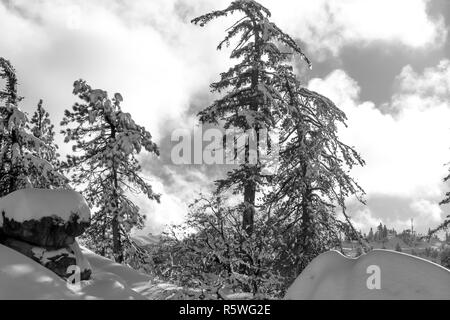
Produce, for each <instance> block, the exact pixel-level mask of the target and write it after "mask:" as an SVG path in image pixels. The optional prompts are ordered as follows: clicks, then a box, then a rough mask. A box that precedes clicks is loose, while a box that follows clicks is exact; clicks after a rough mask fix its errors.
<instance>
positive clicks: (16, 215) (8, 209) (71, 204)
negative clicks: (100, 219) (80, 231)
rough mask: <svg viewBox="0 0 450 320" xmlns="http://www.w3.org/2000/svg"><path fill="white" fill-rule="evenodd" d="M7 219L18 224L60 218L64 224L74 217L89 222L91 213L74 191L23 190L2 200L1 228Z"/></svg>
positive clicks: (0, 209) (0, 210) (84, 201)
mask: <svg viewBox="0 0 450 320" xmlns="http://www.w3.org/2000/svg"><path fill="white" fill-rule="evenodd" d="M3 212H4V215H5V217H6V218H8V219H14V221H16V222H20V223H22V222H24V221H29V220H40V219H42V218H44V217H52V216H53V217H58V218H60V219H61V220H62V221H63V222H67V221H69V220H70V219H71V218H72V216H73V215H76V216H78V217H79V222H81V221H83V222H89V220H90V217H91V213H90V209H89V206H88V204H87V203H86V200H85V199H84V198H83V197H82V196H81V195H80V194H79V193H78V192H75V191H72V190H47V189H33V188H30V189H22V190H18V191H15V192H12V193H10V194H8V195H6V196H5V197H3V198H1V199H0V213H1V214H0V227H1V226H2V225H3Z"/></svg>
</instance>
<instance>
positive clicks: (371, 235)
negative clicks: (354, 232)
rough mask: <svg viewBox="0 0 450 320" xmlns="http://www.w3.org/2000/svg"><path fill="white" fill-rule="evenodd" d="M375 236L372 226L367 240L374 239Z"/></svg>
mask: <svg viewBox="0 0 450 320" xmlns="http://www.w3.org/2000/svg"><path fill="white" fill-rule="evenodd" d="M373 237H374V236H373V229H372V228H370V231H369V235H368V236H367V241H369V242H371V241H373V240H374V238H373Z"/></svg>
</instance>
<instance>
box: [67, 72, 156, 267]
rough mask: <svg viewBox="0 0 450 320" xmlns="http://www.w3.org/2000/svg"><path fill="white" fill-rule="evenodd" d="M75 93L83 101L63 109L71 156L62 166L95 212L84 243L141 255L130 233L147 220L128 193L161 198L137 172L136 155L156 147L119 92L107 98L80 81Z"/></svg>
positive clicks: (108, 252)
mask: <svg viewBox="0 0 450 320" xmlns="http://www.w3.org/2000/svg"><path fill="white" fill-rule="evenodd" d="M73 93H74V94H75V95H77V96H78V98H79V99H80V100H81V102H77V103H75V104H74V106H73V107H72V111H69V110H66V111H65V116H64V119H63V121H62V122H61V125H62V126H64V127H65V129H64V130H63V131H62V133H63V134H65V142H70V141H72V142H74V145H73V151H74V153H75V154H74V155H69V156H68V157H67V162H65V163H64V167H65V168H67V169H70V170H71V172H72V181H73V183H75V184H76V185H77V186H80V187H81V186H82V187H83V194H84V196H85V198H86V199H87V201H88V202H89V203H90V204H91V206H92V207H93V208H95V212H94V215H93V218H92V224H91V227H90V228H89V229H88V231H87V235H86V240H87V242H88V244H89V246H90V247H91V248H93V249H94V250H95V251H96V252H98V253H100V254H102V255H104V256H109V257H114V259H115V260H116V261H117V262H124V261H125V260H126V261H127V262H129V261H130V260H133V259H134V258H135V257H136V255H139V254H140V253H141V251H140V249H139V247H137V246H136V245H135V243H134V242H133V240H132V239H131V238H130V232H131V230H132V228H134V227H136V228H142V227H143V222H144V219H145V216H144V215H143V214H141V213H140V211H139V208H138V206H136V205H135V204H134V203H133V202H132V200H131V199H130V198H129V196H128V194H130V193H131V194H134V193H138V192H142V193H143V194H145V195H146V196H147V197H148V198H149V199H152V200H156V201H158V202H159V199H160V195H159V194H156V193H155V192H153V189H152V187H151V185H150V184H149V183H148V181H146V180H145V179H144V178H143V177H142V176H141V175H140V174H139V173H140V171H141V167H140V165H139V162H138V160H137V159H136V155H137V154H139V153H140V152H141V151H142V149H144V150H146V151H148V152H150V153H152V154H156V155H159V151H158V147H157V145H156V144H155V143H153V142H152V137H151V135H150V133H149V132H148V131H146V129H145V128H144V127H142V126H139V125H137V124H136V123H135V122H134V120H133V119H132V117H131V115H130V114H129V113H125V112H123V111H122V109H121V102H122V96H121V95H120V94H119V93H116V94H115V95H114V98H112V99H110V98H109V97H108V94H107V93H106V92H105V91H103V90H94V89H92V88H91V87H90V86H89V85H88V84H87V83H86V82H85V81H83V80H78V81H76V82H75V83H74V90H73ZM69 125H73V126H72V127H69Z"/></svg>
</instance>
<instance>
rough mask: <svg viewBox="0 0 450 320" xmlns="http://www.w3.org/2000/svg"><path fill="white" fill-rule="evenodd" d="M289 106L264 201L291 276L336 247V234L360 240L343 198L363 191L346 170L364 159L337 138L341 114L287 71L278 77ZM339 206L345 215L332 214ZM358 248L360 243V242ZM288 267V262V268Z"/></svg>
mask: <svg viewBox="0 0 450 320" xmlns="http://www.w3.org/2000/svg"><path fill="white" fill-rule="evenodd" d="M281 76H282V78H283V79H284V82H283V83H282V88H280V89H279V90H281V91H282V92H283V93H284V99H285V100H286V102H287V109H286V112H285V114H284V116H283V118H282V120H281V121H280V159H279V160H280V167H279V169H278V171H277V175H276V177H275V180H274V185H275V186H274V188H273V189H272V190H271V191H270V192H269V193H268V195H267V196H266V197H264V204H265V207H266V209H267V214H268V215H269V216H270V217H271V221H272V222H271V224H272V225H273V226H274V227H276V228H279V227H280V226H283V228H282V229H281V230H282V231H281V232H283V234H285V235H286V237H287V239H286V241H287V243H289V244H290V245H288V246H287V247H286V254H291V255H292V263H293V265H294V266H295V268H297V269H294V268H292V264H291V265H290V266H289V267H288V269H289V268H290V270H292V271H294V272H295V274H293V277H294V278H295V277H296V276H297V275H298V274H299V273H300V272H301V270H303V268H304V267H305V266H306V265H307V264H308V263H309V262H310V261H311V260H312V259H313V258H314V257H316V256H317V255H318V254H320V253H321V252H323V251H326V250H330V249H331V248H333V247H336V246H340V237H339V235H340V233H341V232H343V233H344V234H346V236H349V237H350V238H356V239H360V234H359V233H358V232H357V231H356V230H355V229H354V228H353V226H352V224H351V222H350V219H349V217H348V216H347V214H346V211H345V208H346V207H345V200H346V198H347V197H349V196H353V195H356V196H357V198H358V199H359V200H360V201H362V195H363V194H364V191H363V189H362V188H361V187H360V186H359V185H358V184H357V182H356V181H355V180H354V179H353V178H352V177H351V176H350V174H349V170H350V169H351V168H352V167H354V166H358V165H364V161H363V159H362V158H361V157H360V155H359V154H358V153H357V152H356V151H355V150H354V149H353V148H352V147H350V146H348V145H346V144H345V143H343V142H342V141H341V140H340V139H339V136H338V125H339V124H345V120H346V116H345V114H344V113H343V112H342V111H341V110H340V109H339V108H337V107H336V105H335V104H334V103H333V102H332V101H331V100H329V99H328V98H326V97H324V96H322V95H320V94H318V93H316V92H313V91H310V90H308V89H306V88H304V87H302V86H301V84H300V82H299V81H298V80H297V77H296V75H295V74H294V73H293V72H292V70H290V69H285V70H284V71H283V73H282V75H281ZM336 207H339V208H340V209H341V212H342V213H343V215H344V217H345V220H346V221H345V222H342V221H340V220H339V219H338V218H337V217H336V214H335V208H336ZM361 244H362V243H361ZM288 265H289V264H288Z"/></svg>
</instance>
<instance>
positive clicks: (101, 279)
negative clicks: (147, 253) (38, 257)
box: [0, 245, 180, 300]
mask: <svg viewBox="0 0 450 320" xmlns="http://www.w3.org/2000/svg"><path fill="white" fill-rule="evenodd" d="M82 252H83V255H84V257H85V258H87V260H88V261H89V264H90V266H91V267H92V276H91V280H88V281H81V282H80V283H79V286H76V285H70V284H68V283H67V282H66V281H64V280H62V279H61V278H60V277H58V276H57V275H56V274H55V273H54V272H52V271H50V270H48V269H47V268H45V267H43V266H42V265H40V264H39V263H37V262H35V261H33V260H32V259H30V258H28V257H26V256H24V255H23V254H21V253H19V252H16V251H15V250H12V249H10V248H8V247H6V246H3V245H0V300H11V299H19V300H44V299H51V300H60V299H69V300H74V299H76V300H80V299H83V300H92V299H101V300H107V299H111V300H142V299H167V298H170V297H171V296H173V292H175V291H177V290H179V289H180V288H178V287H176V286H173V285H170V284H163V283H155V282H154V281H152V279H151V278H150V277H149V276H146V275H143V274H140V273H138V272H136V271H135V270H133V269H131V268H128V267H126V266H123V265H120V264H117V263H114V262H112V261H111V260H108V259H106V258H103V257H100V256H98V255H96V254H94V253H92V252H91V251H89V250H87V249H85V248H82ZM86 263H87V262H86Z"/></svg>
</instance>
